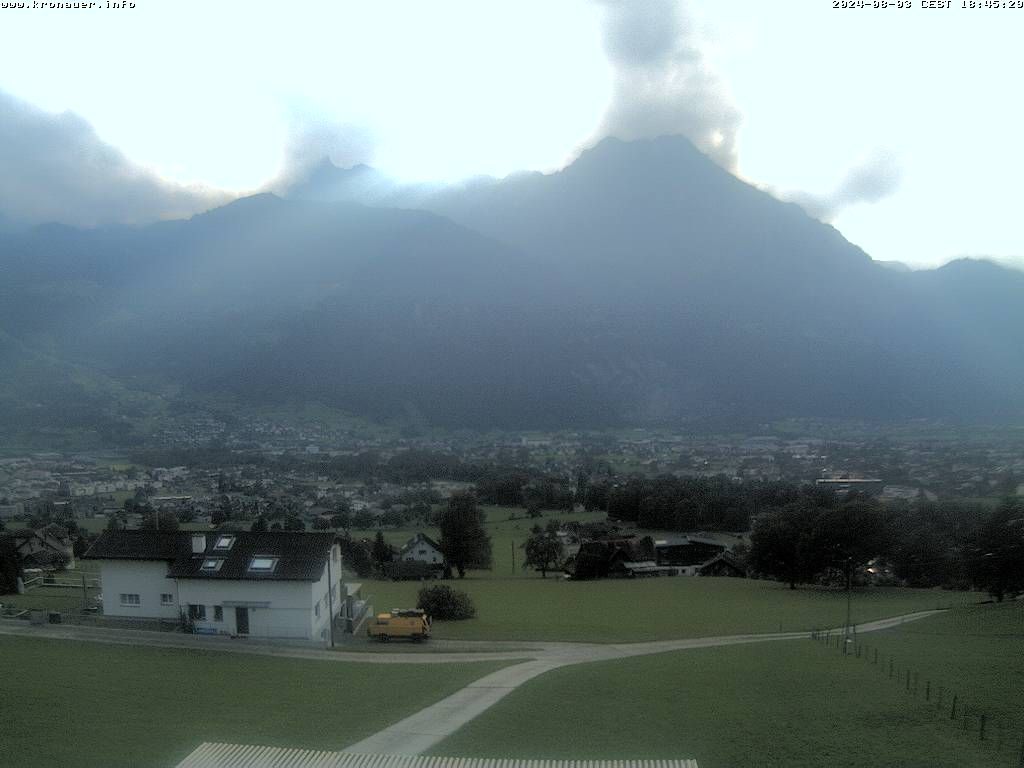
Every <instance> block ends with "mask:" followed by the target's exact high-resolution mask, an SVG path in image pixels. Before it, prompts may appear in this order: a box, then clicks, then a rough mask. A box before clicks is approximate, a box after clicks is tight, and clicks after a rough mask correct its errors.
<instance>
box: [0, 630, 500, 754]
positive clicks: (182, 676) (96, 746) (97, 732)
mask: <svg viewBox="0 0 1024 768" xmlns="http://www.w3.org/2000/svg"><path fill="white" fill-rule="evenodd" d="M501 666H503V664H502V663H493V662H481V663H474V664H451V665H449V664H438V665H434V664H430V665H410V664H399V665H392V664H379V665H378V664H352V663H347V664H346V663H341V662H327V661H307V660H301V659H286V658H269V657H262V656H250V655H243V654H234V653H225V652H216V651H186V650H177V649H158V648H134V647H127V646H107V645H99V644H91V643H81V644H78V643H69V642H64V641H53V640H37V639H27V638H6V637H0V668H2V670H3V673H2V677H0V680H2V690H3V692H4V693H3V696H4V715H3V717H2V718H0V762H2V763H3V764H4V765H11V766H19V768H33V767H34V766H40V767H41V766H61V765H67V766H70V765H74V766H80V767H82V768H86V767H87V766H97V767H100V766H102V768H107V766H113V765H131V766H140V767H141V766H154V767H155V766H161V767H166V766H171V765H174V764H176V763H177V762H178V761H180V760H181V759H182V758H184V756H185V755H186V754H188V753H189V752H191V751H192V750H193V749H194V748H195V747H196V746H197V745H198V744H199V743H200V742H202V741H227V742H238V743H246V744H263V745H271V746H282V747H285V746H287V747H306V748H314V749H340V748H343V747H345V746H346V745H348V744H351V743H353V742H355V741H357V740H359V739H362V738H365V737H366V736H369V735H370V734H372V733H375V732H376V731H378V730H380V729H381V728H384V727H386V726H387V725H389V724H391V723H393V722H396V721H398V720H400V719H402V718H403V717H407V716H408V715H410V714H412V713H413V712H416V711H417V710H419V709H422V708H423V707H425V706H427V705H429V704H431V703H433V702H435V701H437V700H439V699H441V698H443V697H444V696H447V695H449V694H451V693H453V692H454V691H456V690H458V689H459V688H462V687H463V686H465V685H466V684H467V683H469V682H471V681H472V680H474V679H476V678H478V677H481V676H483V675H484V674H487V673H488V672H491V671H493V670H495V669H498V668H499V667H501Z"/></svg>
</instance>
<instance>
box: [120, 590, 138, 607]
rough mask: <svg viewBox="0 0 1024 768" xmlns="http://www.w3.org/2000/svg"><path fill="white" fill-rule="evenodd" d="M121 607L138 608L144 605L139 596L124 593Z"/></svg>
mask: <svg viewBox="0 0 1024 768" xmlns="http://www.w3.org/2000/svg"><path fill="white" fill-rule="evenodd" d="M121 605H131V606H138V605H142V600H140V599H139V596H138V595H136V594H134V593H128V592H122V593H121Z"/></svg>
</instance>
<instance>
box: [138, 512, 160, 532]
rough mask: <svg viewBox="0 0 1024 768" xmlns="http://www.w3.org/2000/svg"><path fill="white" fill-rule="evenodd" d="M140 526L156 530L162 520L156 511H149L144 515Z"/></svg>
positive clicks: (146, 529)
mask: <svg viewBox="0 0 1024 768" xmlns="http://www.w3.org/2000/svg"><path fill="white" fill-rule="evenodd" d="M139 528H140V529H142V530H143V531H156V530H159V528H160V521H159V519H158V518H157V514H156V512H153V511H149V512H146V513H144V514H143V515H142V522H141V523H140V524H139Z"/></svg>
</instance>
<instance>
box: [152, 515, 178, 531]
mask: <svg viewBox="0 0 1024 768" xmlns="http://www.w3.org/2000/svg"><path fill="white" fill-rule="evenodd" d="M156 525H157V529H158V530H161V531H176V530H178V516H177V515H176V514H174V513H173V512H171V511H170V510H167V511H165V512H161V513H160V514H159V515H157V519H156Z"/></svg>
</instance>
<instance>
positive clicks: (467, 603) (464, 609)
mask: <svg viewBox="0 0 1024 768" xmlns="http://www.w3.org/2000/svg"><path fill="white" fill-rule="evenodd" d="M416 607H417V608H422V609H423V610H424V611H426V612H427V615H428V616H430V617H431V618H433V619H447V620H457V619H472V618H473V617H474V616H476V607H474V605H473V601H472V600H471V599H470V597H469V595H467V594H466V593H465V592H461V591H459V590H455V589H452V588H451V587H449V586H446V585H444V584H438V585H437V586H435V587H424V588H423V589H421V590H420V594H419V599H418V600H417V601H416Z"/></svg>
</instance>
